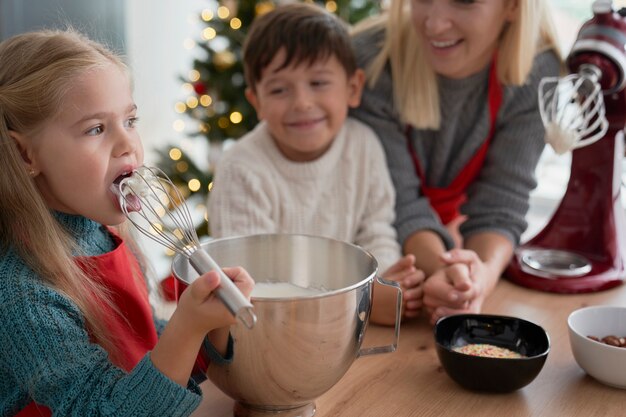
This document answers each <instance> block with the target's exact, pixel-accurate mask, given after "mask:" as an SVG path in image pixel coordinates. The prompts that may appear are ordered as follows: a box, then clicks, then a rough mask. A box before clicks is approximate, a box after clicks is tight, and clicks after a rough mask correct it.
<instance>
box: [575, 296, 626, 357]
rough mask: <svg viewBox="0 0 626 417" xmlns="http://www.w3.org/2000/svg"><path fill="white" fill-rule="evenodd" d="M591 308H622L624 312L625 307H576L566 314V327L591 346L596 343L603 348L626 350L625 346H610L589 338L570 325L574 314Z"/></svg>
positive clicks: (582, 312)
mask: <svg viewBox="0 0 626 417" xmlns="http://www.w3.org/2000/svg"><path fill="white" fill-rule="evenodd" d="M591 310H623V311H625V312H626V307H625V306H618V305H592V306H586V307H581V308H577V309H576V310H573V311H572V312H571V313H570V314H569V315H568V316H567V327H568V329H569V330H570V331H571V332H573V333H574V334H575V335H576V336H578V337H580V338H582V339H584V340H585V341H586V342H589V343H591V345H592V346H593V345H596V346H598V347H602V348H604V349H613V350H615V351H624V352H626V348H623V347H617V346H611V345H608V344H606V343H603V342H600V341H596V340H593V339H590V338H589V337H588V335H585V334H582V333H581V332H579V331H578V329H576V328H575V327H574V326H573V325H572V320H573V318H574V316H575V315H579V314H584V313H586V312H588V311H591ZM624 337H626V334H625V335H624ZM571 343H572V342H571V341H570V344H571Z"/></svg>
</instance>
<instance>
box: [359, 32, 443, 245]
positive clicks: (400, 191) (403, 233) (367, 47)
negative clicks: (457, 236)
mask: <svg viewBox="0 0 626 417" xmlns="http://www.w3.org/2000/svg"><path fill="white" fill-rule="evenodd" d="M379 41H380V34H377V33H371V32H363V33H362V34H360V35H359V36H357V37H355V38H354V39H353V47H354V50H355V53H356V56H357V61H358V65H359V66H360V67H362V68H366V67H367V66H368V65H369V63H370V62H371V60H372V59H373V58H374V56H375V54H376V53H377V52H378V51H377V49H375V48H373V47H372V45H376V44H378V43H379ZM351 115H352V116H354V117H356V118H357V119H359V120H361V121H362V122H364V123H366V124H368V125H369V126H370V127H371V128H372V129H373V130H374V132H375V133H376V135H377V136H378V138H379V139H380V143H381V144H382V146H383V148H384V150H385V154H386V157H387V165H388V166H389V174H390V176H391V179H392V181H393V185H394V187H395V192H396V199H395V210H396V220H395V223H394V226H395V228H396V230H397V233H398V241H399V242H400V244H401V245H404V242H405V240H406V239H407V238H408V237H410V236H411V235H412V234H413V233H415V232H416V231H418V230H431V231H433V232H435V233H437V234H438V235H439V236H440V237H441V238H442V240H444V242H446V244H447V245H448V246H452V245H453V241H452V238H451V237H450V234H449V233H448V231H447V230H446V228H445V227H444V226H443V225H442V224H441V222H440V221H439V217H438V216H437V214H436V213H435V212H434V211H433V209H432V208H431V206H430V203H429V201H428V199H427V198H426V197H424V196H422V195H421V193H420V180H419V178H418V176H417V175H416V173H415V167H414V165H413V160H412V159H411V156H410V154H409V152H408V144H407V139H406V136H405V124H404V123H402V121H401V120H400V115H399V113H398V111H397V109H396V108H395V105H394V102H393V86H392V82H391V75H390V72H389V70H388V69H387V70H386V71H384V72H383V73H382V74H381V76H380V78H379V79H378V81H377V82H376V84H375V85H374V86H368V87H367V88H365V90H364V91H363V97H362V99H361V105H360V106H359V107H358V108H357V109H354V110H353V111H352V112H351Z"/></svg>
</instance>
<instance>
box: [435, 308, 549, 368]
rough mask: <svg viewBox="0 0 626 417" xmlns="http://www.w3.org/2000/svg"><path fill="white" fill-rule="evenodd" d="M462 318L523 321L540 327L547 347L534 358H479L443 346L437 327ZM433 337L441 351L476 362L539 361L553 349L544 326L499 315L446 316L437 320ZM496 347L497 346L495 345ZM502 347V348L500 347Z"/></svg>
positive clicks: (466, 314) (469, 314)
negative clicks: (453, 319)
mask: <svg viewBox="0 0 626 417" xmlns="http://www.w3.org/2000/svg"><path fill="white" fill-rule="evenodd" d="M452 317H455V318H457V319H458V318H460V317H467V318H474V317H483V318H490V319H506V320H518V321H522V322H525V323H528V324H530V325H532V326H535V327H538V328H539V329H541V331H542V332H543V334H544V335H545V337H546V341H547V344H548V345H547V347H546V349H545V350H544V351H543V352H541V353H539V354H537V355H533V356H525V357H521V358H494V357H491V356H478V355H468V354H466V353H461V352H457V351H455V350H453V349H451V348H450V347H447V346H445V345H443V344H442V343H440V342H439V340H438V338H437V327H439V325H440V323H441V322H443V321H445V320H446V319H448V318H452ZM433 336H434V339H435V344H436V345H437V347H440V348H441V349H443V350H445V351H446V352H449V353H451V354H453V355H462V356H464V357H468V356H469V357H472V358H476V359H475V360H494V359H495V360H506V361H512V362H520V361H522V362H523V361H528V360H537V359H539V358H542V357H545V356H547V355H548V353H550V350H551V349H552V343H551V341H550V335H549V334H548V332H547V331H546V329H544V328H543V327H542V326H540V325H538V324H537V323H534V322H532V321H530V320H526V319H523V318H520V317H515V316H506V315H499V314H482V313H461V314H452V315H449V316H445V317H441V318H440V319H439V320H437V322H436V323H435V325H434V326H433ZM494 346H495V345H494ZM499 347H500V346H499Z"/></svg>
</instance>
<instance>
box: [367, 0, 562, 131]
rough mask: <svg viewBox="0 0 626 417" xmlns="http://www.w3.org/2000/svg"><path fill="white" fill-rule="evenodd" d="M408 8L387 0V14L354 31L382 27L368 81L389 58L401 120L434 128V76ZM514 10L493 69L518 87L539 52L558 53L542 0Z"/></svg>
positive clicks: (522, 2)
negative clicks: (381, 41)
mask: <svg viewBox="0 0 626 417" xmlns="http://www.w3.org/2000/svg"><path fill="white" fill-rule="evenodd" d="M502 1H512V0H502ZM409 7H410V2H409V1H408V0H391V5H390V7H389V10H388V12H387V13H386V14H385V15H383V16H380V17H378V18H374V19H372V20H370V21H367V22H364V23H363V24H361V25H359V26H358V27H357V28H356V29H355V33H359V32H361V31H365V30H371V29H374V28H379V29H381V30H385V40H384V43H383V45H382V49H381V51H380V52H379V54H378V55H377V56H376V57H375V59H374V60H373V61H372V62H371V64H370V65H369V67H368V68H366V73H367V78H368V83H369V85H370V86H373V85H374V84H375V83H376V81H377V80H378V77H380V75H381V74H382V72H383V70H384V68H385V65H386V64H387V62H389V63H390V64H391V76H392V78H393V80H394V83H393V96H394V101H395V105H396V107H397V108H398V111H399V113H400V116H401V118H402V121H403V122H404V123H409V124H411V125H413V126H415V127H417V128H422V129H438V128H439V126H440V124H441V115H440V109H439V93H438V90H437V78H436V74H435V72H434V70H433V69H432V68H431V67H430V65H429V63H428V60H427V59H425V58H424V56H423V47H421V46H420V45H421V40H420V37H419V36H418V34H417V32H416V30H415V29H414V27H413V23H412V21H411V17H410V15H411V13H410V10H408V9H409ZM517 10H518V16H517V19H514V20H513V21H512V22H510V23H508V24H506V25H505V27H504V29H503V31H502V34H501V35H500V45H499V47H498V62H497V68H498V79H499V80H500V82H501V83H502V84H510V85H522V84H523V83H524V82H525V81H526V78H527V77H528V74H529V72H530V70H531V68H532V65H533V60H534V58H535V56H536V55H537V53H539V52H541V51H542V50H545V49H553V50H554V51H555V53H557V55H559V56H560V54H559V48H558V41H557V36H556V31H555V29H554V25H553V23H552V19H551V17H550V13H549V10H548V4H547V3H546V0H519V1H518V8H517Z"/></svg>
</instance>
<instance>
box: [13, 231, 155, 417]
mask: <svg viewBox="0 0 626 417" xmlns="http://www.w3.org/2000/svg"><path fill="white" fill-rule="evenodd" d="M114 238H115V241H116V243H117V247H116V248H115V249H114V250H113V251H111V252H108V253H105V254H103V255H99V256H93V257H88V258H77V262H78V264H79V265H81V267H82V268H85V265H87V261H88V263H89V265H91V267H90V270H94V271H97V272H98V275H99V278H100V280H101V281H100V282H102V283H103V284H104V285H105V286H106V287H107V288H108V289H109V290H110V293H111V297H112V301H113V303H114V304H115V306H116V307H117V308H118V309H119V311H120V313H122V317H120V315H119V314H117V313H115V312H113V311H112V309H111V307H109V306H106V305H105V304H104V303H103V306H102V308H103V309H105V310H108V311H107V312H106V314H105V315H104V316H105V317H107V318H108V322H107V326H108V328H109V330H110V331H111V335H112V337H113V338H114V339H115V341H116V344H117V346H119V348H120V350H119V351H120V353H122V354H123V355H124V356H123V357H122V358H120V359H119V361H117V363H116V362H114V363H115V365H117V366H119V367H120V368H122V369H124V370H126V371H130V370H131V369H133V368H134V367H135V365H137V363H139V361H140V360H141V359H142V358H143V357H144V356H145V354H146V353H147V352H148V351H150V350H152V348H153V347H154V345H155V344H156V342H157V339H158V336H157V332H156V328H155V326H154V321H153V316H152V308H151V307H150V304H149V301H148V290H147V288H146V284H145V282H144V280H143V279H141V275H139V274H141V270H140V268H139V265H138V264H137V261H136V259H135V257H134V256H133V254H132V253H131V251H130V250H129V249H128V247H127V246H126V244H125V243H124V242H123V241H122V239H120V238H119V237H118V236H116V235H114ZM133 272H134V274H138V275H137V277H138V278H140V279H137V278H136V277H135V276H134V274H133ZM51 415H52V413H51V412H50V409H49V408H47V407H44V406H41V405H38V404H36V403H35V402H31V403H30V404H29V405H28V406H27V407H26V408H24V409H22V410H21V411H20V412H19V413H18V414H17V415H16V417H41V416H51Z"/></svg>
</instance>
